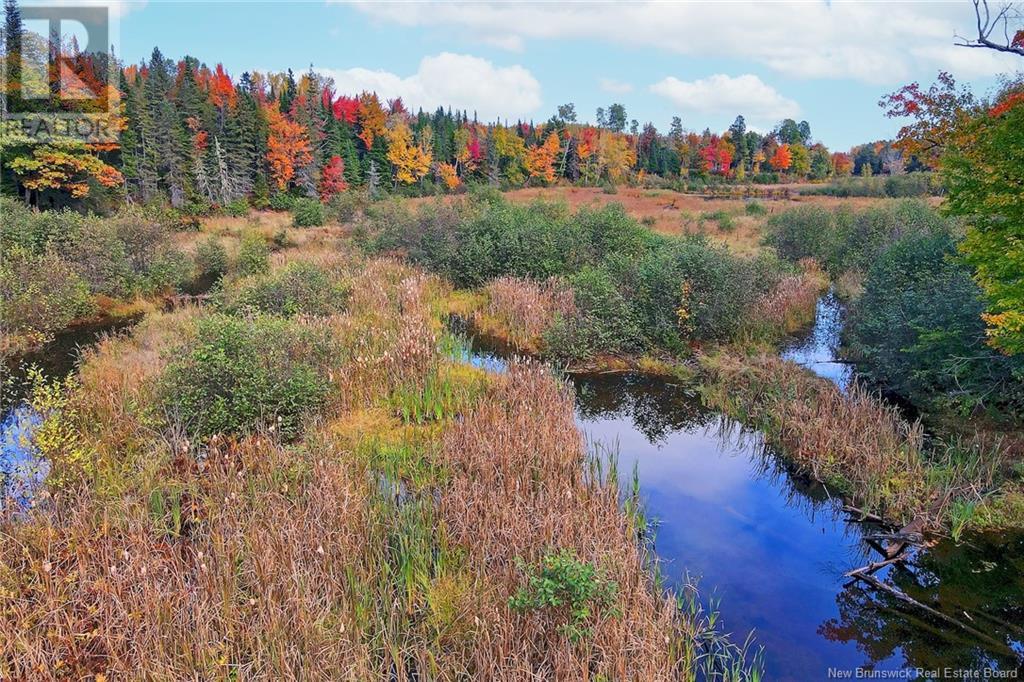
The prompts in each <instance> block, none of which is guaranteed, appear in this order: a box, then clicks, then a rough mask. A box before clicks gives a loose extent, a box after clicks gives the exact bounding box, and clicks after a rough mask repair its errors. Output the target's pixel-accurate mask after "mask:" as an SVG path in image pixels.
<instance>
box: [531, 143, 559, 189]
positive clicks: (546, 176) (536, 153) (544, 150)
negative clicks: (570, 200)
mask: <svg viewBox="0 0 1024 682" xmlns="http://www.w3.org/2000/svg"><path fill="white" fill-rule="evenodd" d="M560 149H561V143H560V142H559V140H558V133H555V132H552V133H551V134H550V135H548V136H547V139H545V140H544V144H539V145H535V146H533V147H530V148H529V149H527V150H526V172H527V173H529V175H530V177H531V178H540V179H541V180H543V181H544V182H554V180H555V159H556V158H557V157H558V151H559V150H560Z"/></svg>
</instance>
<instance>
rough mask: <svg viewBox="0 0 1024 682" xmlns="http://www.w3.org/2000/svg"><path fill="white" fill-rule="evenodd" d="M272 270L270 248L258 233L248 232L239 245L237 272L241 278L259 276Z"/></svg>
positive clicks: (236, 259) (236, 261)
mask: <svg viewBox="0 0 1024 682" xmlns="http://www.w3.org/2000/svg"><path fill="white" fill-rule="evenodd" d="M269 269H270V248H269V247H268V246H267V241H266V240H265V239H264V238H263V236H262V235H260V234H259V233H258V232H246V233H245V234H243V235H242V241H241V243H240V244H239V245H238V254H237V255H236V256H235V270H236V271H237V272H238V274H239V275H241V276H243V277H244V276H246V275H259V274H263V273H265V272H267V271H268V270H269Z"/></svg>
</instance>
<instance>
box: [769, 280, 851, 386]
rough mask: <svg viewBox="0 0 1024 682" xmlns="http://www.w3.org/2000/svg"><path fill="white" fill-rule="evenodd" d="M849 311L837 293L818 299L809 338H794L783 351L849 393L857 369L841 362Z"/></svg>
mask: <svg viewBox="0 0 1024 682" xmlns="http://www.w3.org/2000/svg"><path fill="white" fill-rule="evenodd" d="M845 316H846V310H845V309H844V308H843V304H842V303H840V301H839V298H838V297H837V296H836V294H835V291H833V290H832V289H829V291H828V293H826V294H825V295H824V296H822V297H821V298H819V299H818V304H817V306H816V307H815V315H814V326H813V327H812V328H811V330H810V332H808V333H807V334H806V335H802V336H798V337H796V338H794V339H793V340H792V341H791V342H790V343H789V344H788V345H787V346H786V347H785V348H784V349H783V351H782V357H783V358H784V359H786V360H792V361H793V362H795V363H797V364H798V365H802V366H804V367H806V368H807V369H809V370H811V371H812V372H814V373H815V374H817V375H818V376H820V377H824V378H826V379H828V380H829V381H831V382H833V383H834V384H836V385H837V386H838V387H839V388H841V389H843V390H846V387H847V386H849V385H850V382H851V381H852V380H853V366H852V365H850V364H848V363H844V362H840V361H839V354H838V351H839V343H840V335H841V334H842V331H843V322H844V318H845Z"/></svg>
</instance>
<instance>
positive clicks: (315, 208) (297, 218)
mask: <svg viewBox="0 0 1024 682" xmlns="http://www.w3.org/2000/svg"><path fill="white" fill-rule="evenodd" d="M292 219H293V224H294V225H295V227H320V226H321V225H323V224H324V206H323V204H321V203H320V202H319V201H317V200H316V199H296V200H295V204H294V205H293V206H292Z"/></svg>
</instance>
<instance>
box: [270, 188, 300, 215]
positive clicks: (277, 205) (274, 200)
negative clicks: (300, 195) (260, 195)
mask: <svg viewBox="0 0 1024 682" xmlns="http://www.w3.org/2000/svg"><path fill="white" fill-rule="evenodd" d="M295 200H296V197H294V196H292V195H291V194H288V193H287V192H275V193H274V194H271V195H270V200H269V201H268V203H267V205H268V206H269V207H270V209H271V210H273V211H290V210H292V207H293V206H294V205H295Z"/></svg>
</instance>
